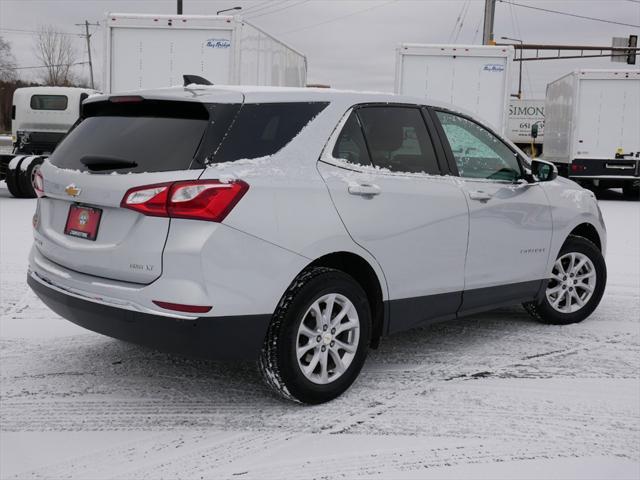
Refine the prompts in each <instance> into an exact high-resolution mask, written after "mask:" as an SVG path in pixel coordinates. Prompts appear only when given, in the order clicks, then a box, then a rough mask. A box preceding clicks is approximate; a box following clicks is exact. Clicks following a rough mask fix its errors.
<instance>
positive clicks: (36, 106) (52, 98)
mask: <svg viewBox="0 0 640 480" xmlns="http://www.w3.org/2000/svg"><path fill="white" fill-rule="evenodd" d="M68 103H69V99H68V98H67V96H66V95H31V109H32V110H66V109H67V105H68Z"/></svg>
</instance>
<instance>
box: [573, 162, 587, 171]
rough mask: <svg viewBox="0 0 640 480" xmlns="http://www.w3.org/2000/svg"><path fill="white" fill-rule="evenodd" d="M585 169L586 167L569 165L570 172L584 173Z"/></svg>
mask: <svg viewBox="0 0 640 480" xmlns="http://www.w3.org/2000/svg"><path fill="white" fill-rule="evenodd" d="M586 169H587V167H586V165H580V164H578V163H572V164H571V171H572V172H584V171H585V170H586Z"/></svg>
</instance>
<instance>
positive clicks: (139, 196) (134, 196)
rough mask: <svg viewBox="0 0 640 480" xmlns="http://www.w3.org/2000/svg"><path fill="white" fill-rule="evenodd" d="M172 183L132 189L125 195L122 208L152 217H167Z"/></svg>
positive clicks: (121, 203) (121, 204)
mask: <svg viewBox="0 0 640 480" xmlns="http://www.w3.org/2000/svg"><path fill="white" fill-rule="evenodd" d="M171 185H172V184H171V183H160V184H157V185H145V186H144V187H135V188H131V189H129V190H128V191H127V193H125V194H124V198H123V199H122V202H120V206H121V207H123V208H130V209H131V210H135V211H136V212H140V213H143V214H145V215H149V216H152V217H167V216H168V215H167V198H168V194H169V188H170V187H171Z"/></svg>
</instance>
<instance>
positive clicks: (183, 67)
mask: <svg viewBox="0 0 640 480" xmlns="http://www.w3.org/2000/svg"><path fill="white" fill-rule="evenodd" d="M104 48H105V55H104V62H105V63H104V69H103V74H104V79H103V80H104V81H103V88H104V91H105V92H108V93H111V92H122V91H127V90H137V89H147V88H161V87H169V86H173V85H182V83H183V79H182V76H183V75H185V74H190V75H198V76H200V77H203V78H206V79H207V80H209V81H210V82H211V83H213V84H225V85H228V84H236V85H269V86H290V87H303V86H304V85H305V83H306V80H307V59H306V57H305V56H304V55H303V54H302V53H300V52H298V51H297V50H295V49H293V48H292V47H290V46H289V45H287V44H286V43H284V42H282V41H281V40H278V39H276V38H274V37H273V36H271V35H269V34H268V33H266V32H264V31H262V30H260V29H259V28H258V27H256V26H254V25H251V24H250V23H248V22H247V21H245V20H242V19H241V18H240V17H233V16H222V15H220V16H218V15H147V14H122V13H109V14H107V17H106V19H105V42H104Z"/></svg>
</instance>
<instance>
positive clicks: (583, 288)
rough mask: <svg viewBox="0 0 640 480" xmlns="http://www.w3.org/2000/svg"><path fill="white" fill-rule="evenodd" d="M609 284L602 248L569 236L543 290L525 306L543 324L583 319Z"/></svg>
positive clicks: (593, 308) (595, 305)
mask: <svg viewBox="0 0 640 480" xmlns="http://www.w3.org/2000/svg"><path fill="white" fill-rule="evenodd" d="M606 284H607V266H606V264H605V262H604V258H603V256H602V252H601V251H600V249H599V248H598V247H597V246H596V245H595V244H594V243H593V242H591V241H590V240H587V239H586V238H583V237H578V236H575V235H570V236H569V238H567V240H566V241H565V243H564V245H563V246H562V248H561V249H560V253H559V254H558V257H557V259H556V262H555V263H554V266H553V271H552V278H550V279H549V280H548V281H547V284H546V286H545V291H544V293H543V294H542V295H540V298H539V299H538V300H537V301H533V302H528V303H525V304H523V306H524V308H525V309H526V310H527V312H529V314H530V315H531V316H532V317H533V318H535V319H536V320H538V321H540V322H542V323H549V324H553V325H568V324H570V323H577V322H581V321H582V320H584V319H585V318H587V317H588V316H589V315H591V314H592V313H593V311H594V310H595V309H596V307H597V306H598V304H599V303H600V300H601V299H602V295H603V294H604V289H605V287H606Z"/></svg>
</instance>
